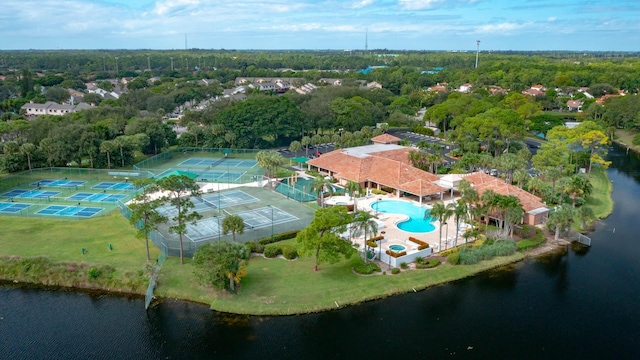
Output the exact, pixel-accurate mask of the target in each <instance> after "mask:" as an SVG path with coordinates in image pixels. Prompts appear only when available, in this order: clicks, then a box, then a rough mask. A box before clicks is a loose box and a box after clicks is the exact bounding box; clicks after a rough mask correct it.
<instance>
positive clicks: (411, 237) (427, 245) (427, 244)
mask: <svg viewBox="0 0 640 360" xmlns="http://www.w3.org/2000/svg"><path fill="white" fill-rule="evenodd" d="M409 241H411V242H414V243H416V244H418V245H420V246H418V250H424V249H427V248H428V247H429V243H427V242H424V241H422V240H420V239H416V238H414V237H413V236H409Z"/></svg>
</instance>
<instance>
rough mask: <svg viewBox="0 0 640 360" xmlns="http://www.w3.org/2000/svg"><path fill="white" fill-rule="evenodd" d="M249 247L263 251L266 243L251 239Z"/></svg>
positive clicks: (254, 250) (252, 250) (258, 251)
mask: <svg viewBox="0 0 640 360" xmlns="http://www.w3.org/2000/svg"><path fill="white" fill-rule="evenodd" d="M247 247H248V248H249V251H251V252H254V253H263V252H264V245H262V244H260V243H259V242H257V241H250V242H248V243H247Z"/></svg>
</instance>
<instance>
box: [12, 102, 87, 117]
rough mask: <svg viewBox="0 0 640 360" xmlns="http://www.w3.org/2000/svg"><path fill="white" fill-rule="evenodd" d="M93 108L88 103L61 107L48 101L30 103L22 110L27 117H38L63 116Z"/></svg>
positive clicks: (23, 106)
mask: <svg viewBox="0 0 640 360" xmlns="http://www.w3.org/2000/svg"><path fill="white" fill-rule="evenodd" d="M91 107H92V106H91V105H89V104H87V103H80V104H78V105H60V104H58V103H56V102H53V101H47V102H46V103H44V104H37V103H34V102H29V103H27V104H24V105H22V107H21V109H23V110H24V111H25V115H27V116H38V115H56V116H62V115H66V114H69V113H74V112H77V111H80V110H84V109H89V108H91Z"/></svg>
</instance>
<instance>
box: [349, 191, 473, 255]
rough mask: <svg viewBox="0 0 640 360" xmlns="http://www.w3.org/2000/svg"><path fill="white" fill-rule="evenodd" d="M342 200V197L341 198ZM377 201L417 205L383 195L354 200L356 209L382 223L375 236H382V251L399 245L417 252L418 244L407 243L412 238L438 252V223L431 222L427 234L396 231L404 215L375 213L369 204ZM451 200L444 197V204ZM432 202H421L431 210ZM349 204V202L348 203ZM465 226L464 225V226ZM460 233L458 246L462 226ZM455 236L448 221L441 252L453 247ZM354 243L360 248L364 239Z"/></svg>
mask: <svg viewBox="0 0 640 360" xmlns="http://www.w3.org/2000/svg"><path fill="white" fill-rule="evenodd" d="M341 198H342V197H341ZM378 199H381V200H398V201H407V202H412V203H413V204H416V205H418V202H416V201H414V200H409V199H402V198H398V197H396V196H392V195H385V196H379V195H370V196H368V197H364V198H358V199H357V200H356V203H357V208H358V209H359V210H366V211H368V212H369V213H371V214H372V215H374V216H377V218H378V220H380V221H382V222H383V223H384V228H381V229H379V230H378V233H377V234H376V236H377V235H382V236H384V237H385V238H384V240H382V249H383V250H388V249H389V245H393V244H400V245H403V246H405V247H407V250H408V251H411V250H417V248H418V246H419V245H418V244H416V243H414V242H411V241H409V237H410V236H411V237H414V238H416V239H419V240H422V241H425V242H428V243H429V246H430V247H431V248H432V249H433V250H434V252H436V253H437V252H439V251H438V250H439V246H440V244H439V243H440V241H439V239H438V237H439V234H440V230H439V229H440V223H439V222H438V221H437V220H436V221H434V222H433V225H434V226H435V230H433V231H431V232H428V233H412V232H408V231H403V230H400V229H398V227H397V226H396V223H398V222H401V221H403V220H405V219H406V218H407V217H406V215H400V214H389V213H376V211H375V210H374V209H372V208H371V204H373V203H374V202H376V201H378ZM339 201H341V202H342V201H344V199H339ZM451 201H452V200H451V199H450V198H449V197H446V198H445V200H444V204H445V205H446V204H449V203H450V202H451ZM433 202H434V201H433V200H432V201H430V202H423V203H422V205H423V206H425V205H426V206H427V207H428V208H431V206H430V205H431V204H432V203H433ZM349 203H351V201H350V202H349ZM464 225H466V224H464ZM460 227H461V229H460V232H459V234H458V241H457V242H458V245H460V244H462V243H463V242H464V239H463V238H462V233H463V232H464V227H463V224H462V223H461V224H460ZM447 228H448V232H449V233H448V235H449V241H445V238H446V237H447ZM455 236H456V224H455V221H454V220H453V219H449V224H448V225H445V227H444V228H443V229H442V250H446V249H448V248H450V247H452V246H454V241H453V238H455ZM370 237H371V236H368V238H370ZM353 241H354V242H356V243H358V244H360V247H361V248H362V245H363V242H364V237H363V236H360V237H357V238H354V239H353Z"/></svg>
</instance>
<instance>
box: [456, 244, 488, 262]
mask: <svg viewBox="0 0 640 360" xmlns="http://www.w3.org/2000/svg"><path fill="white" fill-rule="evenodd" d="M458 255H459V256H460V264H463V265H473V264H477V263H479V262H480V260H482V259H483V254H482V253H481V250H480V249H479V248H472V247H463V248H462V249H460V251H458Z"/></svg>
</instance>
